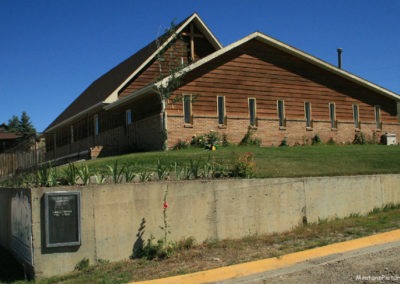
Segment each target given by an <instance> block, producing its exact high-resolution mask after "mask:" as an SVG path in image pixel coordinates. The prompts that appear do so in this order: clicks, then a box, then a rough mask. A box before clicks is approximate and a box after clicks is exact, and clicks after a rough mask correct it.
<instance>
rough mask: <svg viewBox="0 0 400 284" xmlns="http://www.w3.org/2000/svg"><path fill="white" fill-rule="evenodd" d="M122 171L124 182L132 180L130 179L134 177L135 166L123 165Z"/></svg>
mask: <svg viewBox="0 0 400 284" xmlns="http://www.w3.org/2000/svg"><path fill="white" fill-rule="evenodd" d="M122 173H123V175H124V178H125V182H132V180H133V179H134V178H135V176H136V173H135V167H134V166H132V165H125V166H124V167H123V168H122Z"/></svg>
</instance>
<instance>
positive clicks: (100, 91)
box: [44, 13, 222, 132]
mask: <svg viewBox="0 0 400 284" xmlns="http://www.w3.org/2000/svg"><path fill="white" fill-rule="evenodd" d="M191 22H193V23H195V25H196V27H197V28H199V29H200V30H201V31H202V32H203V33H204V35H205V37H206V38H207V40H208V41H209V42H210V43H211V44H212V45H213V47H214V48H215V49H216V50H218V49H221V48H222V45H221V43H220V42H219V41H218V40H217V38H216V37H215V36H214V35H213V34H212V32H211V31H210V30H209V29H208V27H207V26H206V25H205V23H204V22H203V21H202V20H201V19H200V17H199V16H198V15H197V14H196V13H194V14H192V15H191V16H189V17H188V18H186V19H185V20H183V21H182V22H180V23H179V24H177V26H176V32H175V34H179V33H180V32H181V31H182V30H183V29H184V28H185V27H186V26H187V25H188V24H189V23H191ZM168 35H169V34H168V32H166V33H164V34H163V35H161V36H160V37H158V38H157V39H155V40H154V41H152V42H150V43H149V44H148V45H146V46H145V47H143V48H142V49H141V50H139V51H138V52H136V53H135V54H134V55H132V56H131V57H129V58H128V59H126V60H125V61H123V62H121V63H120V64H118V65H117V66H115V67H114V68H112V69H111V70H110V71H108V72H107V73H105V74H104V75H102V76H101V77H100V78H98V79H97V80H96V81H94V82H93V83H92V84H91V85H90V86H89V87H88V88H87V89H86V90H85V91H84V92H83V93H82V94H81V95H80V96H79V97H78V98H76V99H75V100H74V101H73V102H72V103H71V104H70V105H69V106H68V107H67V108H66V109H65V110H64V111H63V112H62V113H61V114H60V115H59V116H58V117H57V118H56V119H55V120H54V121H53V122H52V123H51V124H50V125H49V126H48V127H47V128H46V130H45V131H44V132H48V131H51V130H52V129H54V128H55V127H57V126H59V125H62V124H65V123H67V122H71V121H72V120H73V119H74V118H76V117H78V116H80V115H82V114H84V113H86V112H88V111H90V110H93V109H95V108H97V107H100V106H103V105H104V104H108V103H112V102H115V101H117V100H118V91H119V90H120V89H121V88H123V86H125V84H127V83H128V82H129V81H130V80H131V79H132V78H133V77H134V76H135V75H136V74H138V73H139V72H140V71H141V70H143V68H145V67H146V66H147V64H149V63H150V62H151V61H152V60H154V58H155V57H156V55H157V54H158V53H159V52H160V51H161V50H162V49H163V48H164V47H165V46H167V45H168V44H169V42H171V41H172V40H173V37H174V36H173V35H172V36H169V37H168Z"/></svg>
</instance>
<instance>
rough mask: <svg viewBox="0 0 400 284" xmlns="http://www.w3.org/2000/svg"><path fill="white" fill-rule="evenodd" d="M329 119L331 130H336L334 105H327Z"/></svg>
mask: <svg viewBox="0 0 400 284" xmlns="http://www.w3.org/2000/svg"><path fill="white" fill-rule="evenodd" d="M329 118H330V120H331V128H337V125H336V105H335V104H334V103H329Z"/></svg>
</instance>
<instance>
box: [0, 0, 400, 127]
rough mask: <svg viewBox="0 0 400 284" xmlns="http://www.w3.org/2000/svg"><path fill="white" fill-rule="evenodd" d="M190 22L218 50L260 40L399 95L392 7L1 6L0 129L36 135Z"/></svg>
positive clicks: (398, 23) (235, 0) (203, 1)
mask: <svg viewBox="0 0 400 284" xmlns="http://www.w3.org/2000/svg"><path fill="white" fill-rule="evenodd" d="M193 12H197V13H198V14H199V15H200V17H201V18H202V19H203V20H204V22H205V23H206V24H207V25H208V27H209V28H210V29H211V31H212V32H213V33H214V34H215V36H216V37H217V38H218V39H219V40H220V42H221V43H222V44H223V45H224V46H226V45H228V44H230V43H232V42H234V41H236V40H239V39H241V38H242V37H244V36H246V35H248V34H250V33H252V32H254V31H260V32H263V33H265V34H267V35H269V36H272V37H274V38H276V39H278V40H280V41H283V42H285V43H287V44H289V45H291V46H294V47H296V48H298V49H300V50H303V51H305V52H308V53H310V54H311V55H313V56H316V57H318V58H320V59H322V60H325V61H327V62H329V63H332V64H335V65H336V62H337V53H336V49H337V48H338V47H340V48H343V69H345V70H347V71H349V72H352V73H354V74H356V75H358V76H360V77H362V78H364V79H367V80H369V81H371V82H373V83H375V84H377V85H380V86H382V87H384V88H387V89H389V90H391V91H393V92H395V93H397V94H400V17H399V15H400V1H398V0H329V1H327V0H326V1H324V0H293V1H289V0H280V1H270V0H257V1H256V0H253V1H252V0H247V1H243V0H214V1H210V0H186V1H178V0H169V1H152V0H147V1H136V0H113V1H111V0H107V1H106V0H30V1H27V0H1V1H0V37H1V44H0V123H2V122H6V123H7V122H8V119H9V118H11V116H12V115H18V116H20V115H21V113H22V111H27V113H28V115H29V116H30V117H31V119H32V122H33V124H34V126H35V127H36V129H37V130H38V131H43V130H44V129H45V128H46V127H47V126H48V125H49V124H50V123H51V122H52V121H53V120H54V119H55V118H56V117H57V116H58V115H59V114H60V113H61V112H62V111H63V110H64V109H65V108H66V107H67V106H68V105H69V104H70V103H71V102H72V101H73V100H74V99H75V98H76V97H77V96H78V95H79V94H80V93H81V92H83V91H84V90H85V89H86V88H87V87H88V86H89V85H90V84H91V83H92V82H93V81H94V80H96V79H97V78H98V77H99V76H101V75H102V74H104V73H105V72H107V71H108V70H109V69H111V68H112V67H114V66H115V65H117V64H118V63H120V62H121V61H123V60H124V59H126V58H127V57H129V56H130V55H132V54H134V53H135V52H136V51H137V50H139V49H140V48H142V47H143V46H145V45H146V44H147V43H149V42H150V41H152V40H153V39H154V38H155V37H156V36H157V35H159V34H160V33H162V32H163V31H164V30H165V28H167V27H168V26H169V24H170V22H171V21H172V20H174V19H175V22H180V21H181V20H183V19H185V18H186V17H188V16H189V15H191V14H192V13H193Z"/></svg>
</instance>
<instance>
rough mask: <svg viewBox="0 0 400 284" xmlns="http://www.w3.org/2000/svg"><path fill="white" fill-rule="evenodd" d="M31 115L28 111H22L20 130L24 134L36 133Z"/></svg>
mask: <svg viewBox="0 0 400 284" xmlns="http://www.w3.org/2000/svg"><path fill="white" fill-rule="evenodd" d="M30 120H31V119H30V117H29V116H28V114H27V113H26V111H23V112H22V115H21V120H20V121H19V127H18V128H19V129H18V130H19V132H20V133H22V134H23V135H31V134H35V133H36V129H35V127H33V125H32V122H31V121H30Z"/></svg>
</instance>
